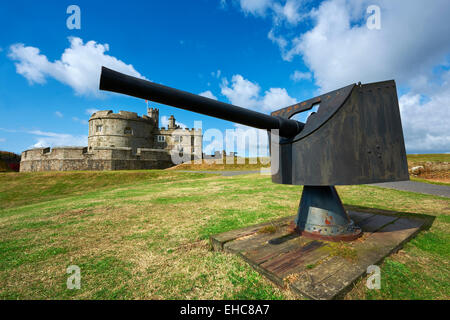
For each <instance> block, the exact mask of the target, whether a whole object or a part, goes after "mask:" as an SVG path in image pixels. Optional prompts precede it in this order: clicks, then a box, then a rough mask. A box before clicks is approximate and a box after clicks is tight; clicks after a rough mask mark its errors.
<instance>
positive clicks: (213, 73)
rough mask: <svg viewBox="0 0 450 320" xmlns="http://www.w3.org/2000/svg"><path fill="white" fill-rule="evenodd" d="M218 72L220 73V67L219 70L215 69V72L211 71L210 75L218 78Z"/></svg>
mask: <svg viewBox="0 0 450 320" xmlns="http://www.w3.org/2000/svg"><path fill="white" fill-rule="evenodd" d="M220 74H221V71H220V69H219V70H217V71H216V72H214V71H213V72H211V76H213V77H215V78H220Z"/></svg>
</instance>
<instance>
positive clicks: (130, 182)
mask: <svg viewBox="0 0 450 320" xmlns="http://www.w3.org/2000/svg"><path fill="white" fill-rule="evenodd" d="M301 190H302V188H301V187H299V186H289V185H278V184H272V182H271V180H270V177H267V176H261V175H259V174H254V175H245V176H234V177H223V176H220V175H206V174H201V173H184V172H179V171H174V170H164V171H161V170H152V171H116V172H76V173H75V172H59V173H58V172H54V173H26V174H16V173H4V174H0V194H1V197H0V284H1V285H0V298H1V299H223V298H226V299H290V298H293V297H294V296H293V295H292V294H291V293H290V292H289V291H288V290H284V289H280V288H278V287H276V286H275V285H273V284H272V283H271V282H269V281H268V280H266V279H265V278H264V277H262V276H261V275H260V274H258V273H257V272H255V271H254V270H253V269H252V268H251V267H250V266H249V265H248V264H247V263H245V262H244V261H243V260H242V259H240V258H239V257H238V256H236V255H233V254H228V253H223V252H213V251H211V250H210V246H209V243H208V237H209V236H210V235H211V234H215V233H220V232H224V231H228V230H232V229H236V228H242V227H245V226H249V225H252V224H256V223H261V222H266V221H271V220H273V219H276V218H281V217H285V216H288V215H292V214H294V213H295V212H296V210H297V206H298V201H299V197H300V193H301ZM338 192H339V194H340V195H341V198H342V200H343V202H344V204H345V205H347V206H352V207H358V208H361V207H362V208H365V209H367V210H368V208H371V209H372V210H382V211H383V210H385V211H386V210H387V211H392V212H397V213H398V214H401V215H405V216H417V215H419V216H422V217H423V216H426V217H431V218H434V221H433V223H432V225H431V227H430V228H429V230H424V231H422V232H421V233H420V234H419V235H418V236H417V237H416V238H415V239H413V240H412V241H410V242H409V243H408V244H406V246H405V247H404V249H403V250H402V251H401V252H399V253H398V254H394V255H391V256H390V257H389V258H387V259H386V260H385V262H384V263H383V264H381V270H382V289H381V290H368V289H367V288H366V287H365V286H364V283H365V279H362V280H361V281H360V282H359V283H358V284H357V285H356V286H355V288H354V289H353V290H352V291H350V292H349V293H348V294H347V296H346V298H348V299H448V298H449V297H450V288H449V276H448V275H449V274H450V273H449V272H450V270H449V269H450V267H449V252H450V246H449V243H450V238H449V235H450V233H449V231H450V226H449V223H450V201H449V199H447V198H442V197H435V196H431V195H422V194H415V193H411V192H403V191H395V190H389V189H383V188H378V187H373V186H348V187H338ZM267 231H268V232H270V231H271V230H267ZM334 252H335V254H336V255H340V256H344V257H346V258H348V259H351V258H352V257H353V255H352V252H350V251H349V250H347V249H346V248H345V247H336V248H334ZM69 265H78V266H79V267H80V268H81V277H82V280H81V289H80V290H68V289H67V287H66V280H67V278H68V276H69V275H68V274H66V268H67V267H68V266H69ZM314 267H315V265H310V266H308V268H314Z"/></svg>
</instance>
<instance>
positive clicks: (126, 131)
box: [123, 127, 133, 134]
mask: <svg viewBox="0 0 450 320" xmlns="http://www.w3.org/2000/svg"><path fill="white" fill-rule="evenodd" d="M123 133H124V134H133V130H131V128H130V127H126V128H125V130H123Z"/></svg>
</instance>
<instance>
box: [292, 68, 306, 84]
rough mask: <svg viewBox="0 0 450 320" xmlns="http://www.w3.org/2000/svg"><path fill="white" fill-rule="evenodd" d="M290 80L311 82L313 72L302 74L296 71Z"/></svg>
mask: <svg viewBox="0 0 450 320" xmlns="http://www.w3.org/2000/svg"><path fill="white" fill-rule="evenodd" d="M290 78H291V80H293V81H295V82H297V81H300V80H311V72H300V71H298V70H295V71H294V73H293V74H291V75H290Z"/></svg>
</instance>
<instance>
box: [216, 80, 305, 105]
mask: <svg viewBox="0 0 450 320" xmlns="http://www.w3.org/2000/svg"><path fill="white" fill-rule="evenodd" d="M260 91H261V88H260V86H259V85H258V84H257V83H253V82H251V81H249V80H247V79H244V77H242V76H241V75H240V74H236V75H233V77H232V78H231V84H229V83H228V81H227V80H226V79H224V80H223V82H222V84H221V92H222V94H223V95H224V96H226V97H227V98H228V100H229V101H230V102H231V103H232V104H234V105H237V106H240V107H243V108H248V109H253V110H256V111H260V112H267V111H273V110H276V109H280V108H283V107H286V106H288V105H291V104H294V103H295V102H296V100H295V99H294V98H292V97H290V96H289V94H288V93H287V91H286V89H284V88H270V89H269V90H268V91H265V92H264V95H263V96H261V95H260Z"/></svg>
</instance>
